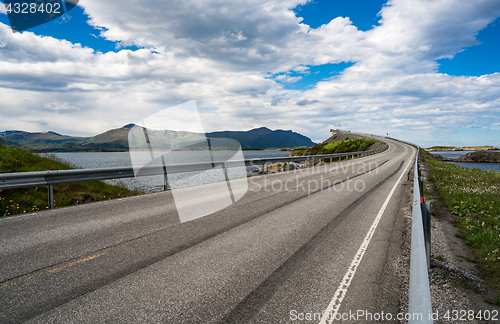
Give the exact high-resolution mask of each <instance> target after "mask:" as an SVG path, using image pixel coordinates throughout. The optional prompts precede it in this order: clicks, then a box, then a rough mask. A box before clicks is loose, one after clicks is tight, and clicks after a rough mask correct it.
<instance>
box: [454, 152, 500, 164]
mask: <svg viewBox="0 0 500 324" xmlns="http://www.w3.org/2000/svg"><path fill="white" fill-rule="evenodd" d="M453 161H454V162H475V163H500V152H487V151H477V152H472V153H467V154H462V155H459V156H457V157H456V158H454V159H453Z"/></svg>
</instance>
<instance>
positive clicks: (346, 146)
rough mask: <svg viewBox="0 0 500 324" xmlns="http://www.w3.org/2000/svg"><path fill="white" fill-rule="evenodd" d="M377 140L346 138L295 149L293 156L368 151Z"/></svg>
mask: <svg viewBox="0 0 500 324" xmlns="http://www.w3.org/2000/svg"><path fill="white" fill-rule="evenodd" d="M374 143H375V141H373V140H367V139H355V140H345V141H340V142H330V143H326V144H317V145H315V146H313V147H311V148H309V149H305V150H295V151H293V152H292V156H298V155H321V154H337V153H349V152H360V151H366V150H367V149H368V148H369V147H370V146H371V145H372V144H374Z"/></svg>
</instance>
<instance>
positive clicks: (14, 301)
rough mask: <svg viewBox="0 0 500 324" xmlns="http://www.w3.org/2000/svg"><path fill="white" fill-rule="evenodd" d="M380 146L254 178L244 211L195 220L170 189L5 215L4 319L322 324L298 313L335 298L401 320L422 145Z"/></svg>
mask: <svg viewBox="0 0 500 324" xmlns="http://www.w3.org/2000/svg"><path fill="white" fill-rule="evenodd" d="M384 141H386V142H387V143H388V144H389V149H388V150H387V151H385V152H383V153H380V154H376V155H372V156H368V157H364V158H360V159H355V160H353V161H350V160H349V161H343V162H341V163H333V164H332V165H328V166H326V167H325V166H321V167H315V168H311V169H308V171H307V172H306V171H301V172H299V171H297V172H293V171H291V172H286V173H277V174H270V175H265V176H256V177H251V178H248V181H249V182H248V183H249V191H248V192H247V194H246V195H245V196H244V197H243V198H242V199H241V200H239V201H238V202H236V204H234V205H232V206H230V207H228V208H225V209H223V210H221V211H219V212H216V213H213V214H210V215H207V216H205V217H202V218H199V219H196V220H193V221H190V222H187V223H182V224H180V223H179V222H178V215H177V212H176V208H175V205H174V201H173V198H172V194H171V192H162V193H156V194H149V195H143V196H135V197H130V198H123V199H117V200H112V201H106V202H98V203H92V204H86V205H79V206H74V207H67V208H60V209H55V210H53V211H43V212H36V213H30V214H24V215H19V216H13V217H8V218H1V219H0V233H1V235H0V255H1V260H0V262H1V263H0V264H1V270H0V278H1V279H0V280H1V283H0V302H1V305H2V307H1V309H0V322H1V323H20V322H28V323H104V322H106V323H117V322H119V323H298V322H300V323H313V322H314V323H318V322H319V320H318V319H316V320H314V321H306V320H305V318H304V320H303V321H301V320H299V317H300V316H306V315H307V314H308V313H310V314H313V313H321V312H322V311H323V310H325V309H327V308H328V307H329V305H330V306H332V304H333V305H334V306H333V308H335V305H338V304H339V305H340V308H339V309H338V312H339V313H345V312H349V311H353V312H355V311H356V310H369V311H372V312H381V311H383V312H384V313H387V312H393V313H394V314H396V312H397V307H398V303H399V301H398V291H399V285H398V282H397V280H396V278H395V275H394V270H393V264H392V262H393V260H394V259H395V258H396V257H397V256H398V255H399V254H400V253H401V252H400V246H401V236H402V230H403V225H404V221H403V216H402V213H401V208H402V206H403V205H405V204H406V203H407V202H408V200H407V199H408V198H407V197H408V194H409V192H410V187H409V186H408V183H407V181H408V176H407V174H408V172H409V171H410V168H411V167H410V165H411V163H412V160H413V158H414V155H415V152H416V150H415V149H414V148H412V147H410V146H408V145H405V144H401V143H399V142H395V141H392V140H386V139H384ZM280 184H281V187H280ZM285 184H286V187H285ZM388 197H390V199H388ZM346 278H347V281H346ZM341 283H342V285H341ZM330 309H332V307H331V308H330ZM301 314H302V315H301ZM294 316H295V317H297V318H295V320H294Z"/></svg>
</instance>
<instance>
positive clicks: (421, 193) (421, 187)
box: [418, 176, 424, 198]
mask: <svg viewBox="0 0 500 324" xmlns="http://www.w3.org/2000/svg"><path fill="white" fill-rule="evenodd" d="M418 186H419V188H420V198H422V197H423V196H424V177H421V176H419V177H418Z"/></svg>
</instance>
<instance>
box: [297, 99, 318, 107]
mask: <svg viewBox="0 0 500 324" xmlns="http://www.w3.org/2000/svg"><path fill="white" fill-rule="evenodd" d="M317 102H319V101H318V100H307V99H303V100H300V101H297V106H307V105H311V104H314V103H317Z"/></svg>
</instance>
